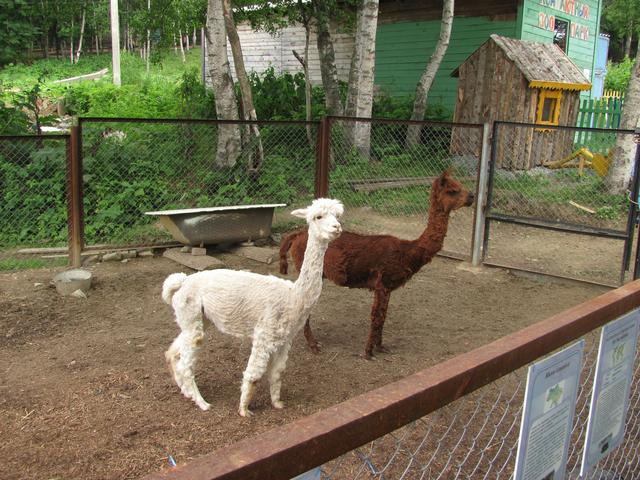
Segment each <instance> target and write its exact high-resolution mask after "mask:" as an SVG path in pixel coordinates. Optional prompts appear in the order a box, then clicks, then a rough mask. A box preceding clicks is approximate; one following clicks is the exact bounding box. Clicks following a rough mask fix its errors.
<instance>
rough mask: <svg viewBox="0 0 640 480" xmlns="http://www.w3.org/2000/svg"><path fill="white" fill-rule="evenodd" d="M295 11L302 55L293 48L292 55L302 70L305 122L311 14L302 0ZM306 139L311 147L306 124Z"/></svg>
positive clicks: (308, 103) (308, 105)
mask: <svg viewBox="0 0 640 480" xmlns="http://www.w3.org/2000/svg"><path fill="white" fill-rule="evenodd" d="M297 7H298V10H297V13H298V16H299V21H300V23H301V24H302V26H303V27H304V56H301V55H300V54H299V53H298V52H296V51H295V50H292V53H293V56H294V57H296V59H297V60H298V61H299V62H300V64H301V65H302V71H303V72H304V111H305V119H306V121H307V122H310V121H311V108H312V107H311V76H310V74H309V43H310V40H311V15H310V12H309V10H308V8H307V6H306V5H305V4H304V3H302V0H298V3H297ZM307 141H308V142H309V146H310V147H312V148H313V145H314V139H313V134H312V133H311V125H310V124H308V125H307Z"/></svg>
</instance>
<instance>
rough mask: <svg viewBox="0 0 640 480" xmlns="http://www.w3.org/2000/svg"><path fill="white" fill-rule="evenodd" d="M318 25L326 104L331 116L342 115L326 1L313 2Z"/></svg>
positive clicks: (317, 0) (319, 51)
mask: <svg viewBox="0 0 640 480" xmlns="http://www.w3.org/2000/svg"><path fill="white" fill-rule="evenodd" d="M312 4H313V11H314V14H315V17H316V25H317V43H318V55H319V57H320V75H321V76H322V86H323V87H324V95H325V104H326V106H327V110H328V111H329V114H331V115H342V114H343V111H344V109H343V107H342V101H341V99H340V89H339V88H338V69H337V68H336V54H335V50H334V48H333V41H332V40H331V33H330V32H329V9H328V7H327V2H326V1H324V0H312Z"/></svg>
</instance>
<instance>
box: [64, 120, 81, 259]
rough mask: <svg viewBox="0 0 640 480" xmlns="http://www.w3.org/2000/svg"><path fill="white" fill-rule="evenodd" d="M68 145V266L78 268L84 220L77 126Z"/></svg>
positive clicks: (79, 140)
mask: <svg viewBox="0 0 640 480" xmlns="http://www.w3.org/2000/svg"><path fill="white" fill-rule="evenodd" d="M70 143H71V145H70V148H69V154H68V155H67V212H68V219H67V223H68V231H69V264H70V265H71V266H73V267H80V265H81V257H80V254H81V253H82V249H83V247H84V228H83V227H84V225H83V221H84V219H83V209H82V156H81V149H82V130H81V127H80V126H79V125H74V126H73V127H71V138H70Z"/></svg>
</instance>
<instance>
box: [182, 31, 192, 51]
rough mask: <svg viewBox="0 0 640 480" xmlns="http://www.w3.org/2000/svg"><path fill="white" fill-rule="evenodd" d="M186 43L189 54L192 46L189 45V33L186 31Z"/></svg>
mask: <svg viewBox="0 0 640 480" xmlns="http://www.w3.org/2000/svg"><path fill="white" fill-rule="evenodd" d="M184 43H185V46H186V47H187V52H188V51H189V50H190V49H191V45H190V43H189V31H188V30H185V31H184Z"/></svg>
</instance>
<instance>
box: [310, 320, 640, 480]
mask: <svg viewBox="0 0 640 480" xmlns="http://www.w3.org/2000/svg"><path fill="white" fill-rule="evenodd" d="M585 341H586V346H585V352H584V360H583V369H582V372H581V378H580V387H579V392H578V399H577V402H576V410H575V412H576V413H575V418H574V424H573V429H572V435H571V443H570V448H569V456H568V462H567V470H566V478H568V479H578V478H579V472H580V462H581V459H582V454H583V448H584V444H583V441H584V437H585V433H586V429H587V419H588V415H589V405H590V400H591V389H592V381H593V377H594V373H595V365H596V360H597V355H598V342H599V332H592V333H591V334H589V335H587V336H586V337H585ZM526 377H527V369H526V368H521V369H519V370H517V371H515V372H512V373H511V374H509V375H507V376H505V377H502V378H501V379H499V380H498V381H496V382H493V383H491V384H489V385H487V386H485V387H483V388H481V389H479V390H477V391H476V392H474V393H472V394H470V395H467V396H465V397H462V398H460V399H458V400H456V401H455V402H453V403H451V404H449V405H447V406H446V407H444V408H441V409H439V410H437V411H436V412H434V413H432V414H430V415H427V416H425V417H423V418H421V419H419V420H417V421H415V422H412V423H410V424H408V425H406V426H405V427H402V428H400V429H398V430H396V431H394V432H392V433H389V434H387V435H385V436H384V437H381V438H378V439H377V440H375V441H373V442H371V443H369V444H367V445H364V446H362V447H360V448H358V449H356V450H353V451H351V452H349V453H347V454H345V455H343V456H341V457H339V458H337V459H335V460H333V461H331V462H328V463H326V464H324V465H323V466H322V467H321V478H322V479H336V480H337V479H341V480H344V479H380V480H382V479H387V480H390V479H393V480H401V479H412V480H413V479H430V480H431V479H434V480H435V479H459V478H460V479H474V480H475V479H509V478H512V475H513V470H514V467H515V457H516V454H517V449H518V436H519V433H520V422H521V417H522V401H523V398H524V393H525V392H524V390H525V385H526ZM639 418H640V355H639V354H638V352H636V359H635V370H634V376H633V382H632V387H631V392H630V402H629V410H628V413H627V417H626V425H625V435H624V440H623V443H622V444H621V445H620V446H618V448H616V449H615V450H613V451H612V452H611V453H610V454H609V455H608V456H606V457H605V458H603V459H602V460H601V461H600V463H599V464H598V465H597V466H596V467H595V468H594V469H592V470H591V471H590V472H589V473H588V475H587V476H586V477H582V478H585V479H589V480H613V479H615V480H622V479H631V478H637V477H638V472H640V420H639Z"/></svg>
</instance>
